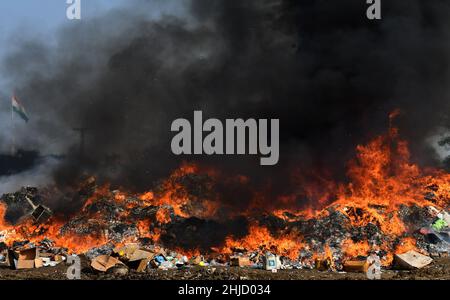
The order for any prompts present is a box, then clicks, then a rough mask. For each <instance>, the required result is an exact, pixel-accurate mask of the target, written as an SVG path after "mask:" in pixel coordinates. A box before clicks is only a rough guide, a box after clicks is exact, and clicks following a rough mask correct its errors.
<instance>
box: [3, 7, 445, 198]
mask: <svg viewBox="0 0 450 300" xmlns="http://www.w3.org/2000/svg"><path fill="white" fill-rule="evenodd" d="M174 2H177V3H178V5H182V6H183V9H181V10H180V12H179V13H177V14H176V15H171V14H170V12H168V11H165V12H164V13H163V14H162V15H159V16H152V17H149V16H148V14H146V13H143V12H145V11H146V9H147V10H149V11H151V10H153V11H154V9H156V5H154V4H155V1H147V2H144V1H139V2H134V3H133V4H137V3H139V4H140V6H139V7H138V6H135V5H128V6H127V7H123V8H121V9H119V10H115V11H112V12H110V13H108V14H106V15H104V16H102V17H99V18H97V19H94V20H83V21H82V22H81V23H78V24H76V25H71V26H69V27H66V28H64V29H62V30H61V31H60V32H59V33H58V38H57V42H56V43H55V44H50V43H47V42H46V41H43V40H24V41H22V42H21V43H19V44H18V45H16V47H15V48H14V50H13V51H12V52H11V53H10V55H9V56H8V57H7V59H6V60H5V61H4V62H3V65H2V74H3V75H2V76H8V78H9V80H10V82H13V83H14V87H15V88H16V89H17V91H18V93H19V94H20V96H21V97H22V98H23V99H27V104H28V105H29V111H30V114H32V116H33V117H34V119H35V120H34V121H33V122H32V123H31V124H30V126H33V132H34V133H35V135H34V136H33V137H32V138H30V139H31V140H32V141H33V143H31V144H32V145H34V146H35V147H36V148H38V149H37V150H40V151H42V152H46V153H49V152H50V153H54V152H57V153H60V154H65V155H66V159H65V160H63V162H62V165H61V166H60V167H59V168H57V169H56V171H55V172H54V174H53V176H54V179H55V181H56V182H57V183H58V184H59V185H66V184H71V183H73V182H76V181H77V180H78V179H79V176H82V175H84V174H93V175H96V176H98V177H99V178H100V179H102V180H105V181H110V182H112V183H113V184H115V185H118V186H124V187H126V188H128V189H130V190H136V191H143V190H146V189H149V188H151V186H152V184H153V183H154V182H155V180H158V179H160V178H163V177H164V176H167V175H168V174H169V173H170V172H171V171H172V170H173V169H174V168H176V167H178V166H179V165H180V163H181V162H182V160H187V161H196V162H199V163H200V164H201V165H204V166H209V167H210V166H213V167H216V168H218V169H219V170H221V172H223V173H224V174H226V175H224V178H230V177H231V176H233V175H237V174H241V175H246V176H248V177H249V178H250V181H249V183H248V184H246V185H245V186H243V185H241V184H240V183H239V184H235V185H231V186H230V185H224V186H223V187H221V186H218V187H217V188H218V190H219V191H220V192H221V194H222V196H223V200H224V201H229V202H230V203H232V204H233V205H239V206H245V205H246V203H248V202H247V201H248V200H249V198H252V196H253V194H252V191H254V190H258V189H260V187H265V188H264V191H265V194H266V195H267V196H268V198H270V196H271V195H279V194H280V193H289V192H291V191H292V190H294V189H298V188H299V185H300V183H299V182H298V181H291V180H290V179H289V178H291V177H290V176H291V174H292V173H297V172H300V173H301V174H302V176H300V177H301V178H309V177H310V176H312V174H321V173H322V172H325V171H326V173H328V174H333V175H332V176H333V177H341V176H343V175H344V174H345V172H344V170H345V166H346V162H347V161H348V160H349V159H350V158H351V157H352V156H353V151H354V150H353V149H354V147H355V145H356V144H358V143H364V142H366V141H367V140H368V139H369V138H371V137H373V136H374V135H376V134H380V133H382V132H383V131H385V130H386V127H387V125H388V118H387V116H388V114H389V112H390V111H392V110H394V109H400V111H401V112H402V114H401V116H400V117H399V119H398V120H397V123H398V124H397V125H398V126H399V127H400V132H401V134H402V135H403V136H404V137H405V138H406V139H408V140H409V141H411V142H412V147H413V151H414V152H413V154H414V155H413V157H414V158H415V159H416V160H417V161H418V162H420V163H423V164H428V165H430V164H434V165H436V164H439V161H438V160H437V159H436V157H437V156H436V155H435V154H434V152H433V150H432V148H431V147H430V145H429V144H427V143H426V141H427V140H428V138H429V137H430V136H432V135H433V134H435V133H436V130H438V129H439V128H440V129H442V128H449V127H450V123H449V119H448V112H449V108H450V107H449V106H450V105H449V103H450V101H448V97H449V89H448V82H449V74H448V64H449V62H450V60H449V58H450V46H449V43H448V41H449V40H450V36H449V35H450V31H449V30H448V28H450V3H449V2H448V1H443V0H428V1H419V0H410V1H399V0H390V1H384V2H383V19H382V20H381V21H369V20H368V19H367V18H366V13H365V10H366V8H367V5H366V4H365V1H357V0H353V1H352V0H344V1H325V0H315V1H310V0H285V1H273V0H272V1H269V0H267V1H260V0H255V1H229V0H211V1H206V0H204V1H201V0H193V1H184V2H182V4H180V2H179V1H174ZM157 3H158V4H161V2H159V1H157ZM165 3H170V4H167V5H171V6H174V5H175V4H174V3H173V2H172V1H165ZM6 70H7V71H6ZM11 88H12V87H11ZM194 110H202V111H203V113H204V115H205V117H206V118H208V117H214V118H219V119H223V118H256V119H260V118H279V119H280V124H281V125H280V128H281V129H280V130H281V131H280V134H281V145H280V149H281V154H280V163H279V164H278V165H277V166H276V167H261V166H260V165H259V163H258V158H257V157H250V158H249V157H176V156H174V155H173V154H172V153H171V151H170V141H171V138H172V133H171V132H170V124H171V122H172V121H173V120H174V119H176V118H180V117H183V118H189V119H192V116H193V111H194ZM78 127H85V128H87V131H86V146H85V149H84V151H85V152H84V155H82V156H83V157H80V155H81V154H80V153H78V152H79V140H78V135H77V133H76V132H74V131H73V130H72V128H78ZM23 134H24V135H25V136H26V134H27V132H26V131H24V132H23ZM297 178H298V177H297ZM311 178H314V176H312V177H311ZM305 180H306V179H305ZM275 205H276V203H275Z"/></svg>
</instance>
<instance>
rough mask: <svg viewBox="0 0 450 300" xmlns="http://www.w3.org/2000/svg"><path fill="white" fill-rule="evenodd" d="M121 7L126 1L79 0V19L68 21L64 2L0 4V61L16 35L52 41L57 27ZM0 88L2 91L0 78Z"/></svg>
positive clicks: (16, 0)
mask: <svg viewBox="0 0 450 300" xmlns="http://www.w3.org/2000/svg"><path fill="white" fill-rule="evenodd" d="M124 3H126V0H81V11H82V19H81V20H69V19H67V17H66V9H67V7H68V4H67V3H66V0H14V1H9V0H8V1H5V0H4V1H0V59H1V58H2V57H4V55H5V54H6V53H7V51H8V49H9V48H8V45H9V44H10V42H11V40H14V39H15V38H18V33H19V32H20V33H21V35H22V34H23V32H27V33H29V35H30V36H33V37H42V38H47V39H52V38H53V36H54V33H55V31H56V30H57V29H58V28H59V27H61V26H64V25H70V24H73V23H74V22H83V20H88V19H90V18H93V17H95V16H97V15H99V14H102V13H103V12H105V11H108V10H110V9H113V8H115V7H118V6H120V5H123V4H124ZM0 87H4V82H3V81H2V78H0Z"/></svg>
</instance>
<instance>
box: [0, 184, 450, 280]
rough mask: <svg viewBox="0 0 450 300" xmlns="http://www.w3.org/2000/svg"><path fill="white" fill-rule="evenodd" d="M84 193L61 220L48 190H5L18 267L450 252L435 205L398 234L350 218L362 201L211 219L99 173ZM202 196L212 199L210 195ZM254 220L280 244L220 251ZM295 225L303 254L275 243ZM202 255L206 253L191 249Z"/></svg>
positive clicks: (327, 261) (339, 263)
mask: <svg viewBox="0 0 450 300" xmlns="http://www.w3.org/2000/svg"><path fill="white" fill-rule="evenodd" d="M194 179H195V178H194ZM194 179H192V178H191V180H194ZM192 185H193V186H196V185H195V184H192ZM195 193H196V195H195V197H197V198H196V199H199V198H201V194H202V193H203V191H202V189H199V188H198V189H196V190H195ZM181 196H182V197H183V199H184V198H189V197H194V196H191V195H190V194H188V195H185V194H182V195H181ZM77 197H79V198H80V199H79V201H77V203H80V204H81V206H80V208H79V210H78V212H77V213H75V214H71V215H70V217H67V218H65V219H64V221H63V222H60V223H58V226H55V227H51V226H52V225H53V222H54V221H55V217H56V216H57V213H56V212H52V210H51V209H49V208H48V207H47V206H46V205H45V203H46V202H45V199H44V198H45V197H43V196H42V193H40V192H39V191H38V189H36V188H31V187H26V188H23V189H21V190H20V191H18V192H16V193H12V194H6V195H3V196H2V197H1V200H2V202H1V203H0V204H1V205H2V206H0V208H4V211H3V213H4V216H3V217H4V219H5V220H6V221H7V222H6V223H5V224H6V225H5V226H6V227H5V228H0V230H3V231H0V264H1V265H4V266H8V267H10V268H14V269H24V268H41V267H52V266H56V265H58V264H60V263H61V262H63V261H65V260H67V257H68V256H69V255H82V254H83V255H85V256H86V258H87V259H88V260H89V262H90V266H91V268H92V269H93V270H95V271H97V272H109V271H110V270H113V271H114V272H119V273H126V272H128V271H129V270H135V271H136V272H145V271H147V270H150V269H158V270H175V269H181V270H182V269H189V268H192V267H241V268H252V269H262V270H268V271H271V272H276V271H277V270H282V269H318V270H332V271H346V272H365V271H366V270H367V269H368V268H369V266H370V256H372V255H375V256H377V257H378V258H379V259H380V260H386V258H388V257H390V258H392V263H391V261H389V265H386V264H385V265H384V266H386V267H391V266H396V267H400V268H422V267H424V266H426V265H428V264H430V263H431V262H432V261H433V259H434V258H436V257H446V256H448V252H449V251H450V214H449V212H448V211H447V210H441V209H437V208H436V207H433V206H425V207H422V206H417V205H401V206H400V208H399V210H398V211H396V212H395V214H396V216H398V217H399V219H400V220H401V222H403V223H404V224H405V225H406V226H407V228H408V231H407V232H405V233H404V234H403V235H389V234H386V233H385V232H383V231H382V229H381V226H380V224H377V223H373V222H368V223H364V224H363V225H359V226H355V225H354V224H352V220H351V219H350V217H354V218H358V217H359V216H364V214H365V211H363V210H361V209H355V208H353V207H345V208H344V209H337V208H335V207H333V206H330V207H328V208H327V211H326V212H327V213H326V214H323V215H321V216H318V217H314V218H303V217H301V216H280V215H277V216H275V215H260V216H259V217H253V218H252V219H249V218H244V217H239V216H238V217H235V218H227V219H224V220H218V219H208V218H204V219H202V218H200V217H197V216H196V215H198V214H196V215H195V216H191V215H189V214H187V213H186V211H184V210H183V209H185V206H184V205H179V206H176V205H178V204H176V203H175V204H173V205H170V204H168V203H163V202H161V201H159V202H158V201H153V200H154V199H153V198H152V201H148V200H147V199H143V198H142V197H139V196H135V195H126V194H123V193H121V192H120V191H115V190H112V191H110V190H109V189H102V188H98V187H97V186H96V184H95V181H94V180H90V181H88V182H87V183H86V185H85V186H84V187H83V188H82V189H81V190H80V191H79V192H78V193H77ZM425 197H431V196H430V195H428V194H427V195H426V196H425ZM155 199H156V198H155ZM156 200H158V199H156ZM187 203H190V202H187ZM196 203H197V202H196ZM198 203H203V202H202V199H200V200H199V201H198ZM186 209H187V210H189V211H199V210H201V209H199V208H198V207H197V206H194V205H188V208H186ZM370 209H373V210H378V211H380V214H381V212H382V211H383V210H384V209H386V208H385V207H382V206H377V207H375V206H374V207H370ZM58 221H59V220H58ZM250 224H258V225H260V226H263V227H264V228H266V229H267V230H268V231H267V232H268V234H270V235H272V237H271V238H273V239H274V241H275V242H272V244H270V243H265V241H262V242H261V243H260V244H258V246H257V247H254V246H252V247H247V248H248V249H245V248H229V249H227V251H220V247H221V245H223V242H224V241H225V240H226V239H227V238H228V237H229V236H235V235H236V236H238V235H239V234H237V233H238V232H239V231H242V233H240V234H241V235H240V236H241V237H242V236H243V237H246V235H247V236H250V238H251V237H252V236H251V235H252V233H251V231H250V230H247V231H246V230H245V229H246V228H249V225H250ZM49 228H52V229H51V230H50V229H49ZM56 229H57V230H56ZM293 232H294V233H299V235H298V236H299V237H300V236H301V238H302V239H301V240H300V239H298V240H297V239H293V240H292V241H293V243H294V244H295V245H294V246H298V245H297V241H298V243H300V242H301V243H302V248H301V250H300V251H299V253H298V255H297V256H296V257H293V256H292V255H286V253H282V251H277V249H274V248H273V246H274V243H275V244H276V242H277V240H276V239H277V238H279V237H281V238H283V237H285V236H289V234H290V233H293ZM51 234H53V235H51ZM73 236H75V237H81V238H84V237H86V238H88V237H89V238H91V237H94V239H93V241H92V245H89V247H87V248H85V249H83V250H82V251H81V250H77V249H76V248H71V247H67V248H64V247H61V245H62V244H61V243H60V242H61V241H64V239H65V238H66V237H67V240H70V238H71V237H73ZM264 237H265V236H264ZM238 238H239V237H238ZM405 238H411V240H413V241H414V249H413V250H411V249H406V250H404V251H400V252H398V251H395V250H396V246H397V245H398V244H399V243H401V242H402V240H403V239H405ZM12 239H13V240H12ZM30 241H39V242H30ZM346 241H352V242H354V243H355V244H357V243H358V242H364V243H366V244H367V245H368V247H370V249H372V248H378V249H379V250H377V251H370V252H368V253H366V254H365V255H367V256H361V255H354V256H353V257H352V256H349V255H348V253H346V252H345V250H344V249H343V245H344V244H345V242H346ZM215 243H216V244H215ZM221 243H222V244H221ZM71 245H73V246H79V245H76V244H74V243H71ZM216 246H217V247H216ZM275 248H276V247H275ZM173 249H177V250H176V251H175V250H173ZM192 249H195V251H192ZM215 249H219V251H216V250H215ZM280 249H281V248H279V249H278V250H280ZM281 250H282V249H281ZM193 252H195V253H196V254H195V255H193V254H191V255H187V254H186V253H193ZM319 254H320V255H319ZM322 254H326V255H322Z"/></svg>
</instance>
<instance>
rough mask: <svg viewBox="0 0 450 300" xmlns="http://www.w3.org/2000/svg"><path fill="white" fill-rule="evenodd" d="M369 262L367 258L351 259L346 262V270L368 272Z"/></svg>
mask: <svg viewBox="0 0 450 300" xmlns="http://www.w3.org/2000/svg"><path fill="white" fill-rule="evenodd" d="M368 269H369V264H368V263H367V261H366V260H350V261H346V262H345V263H344V271H345V272H354V273H367V270H368Z"/></svg>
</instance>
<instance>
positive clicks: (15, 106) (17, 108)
mask: <svg viewBox="0 0 450 300" xmlns="http://www.w3.org/2000/svg"><path fill="white" fill-rule="evenodd" d="M11 105H12V110H13V111H14V112H15V113H16V114H18V115H19V116H20V117H21V118H22V119H23V120H24V121H25V122H27V123H28V120H29V118H28V115H27V112H26V110H25V107H23V105H22V103H20V101H19V99H17V97H16V95H14V96H13V97H12V98H11Z"/></svg>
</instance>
